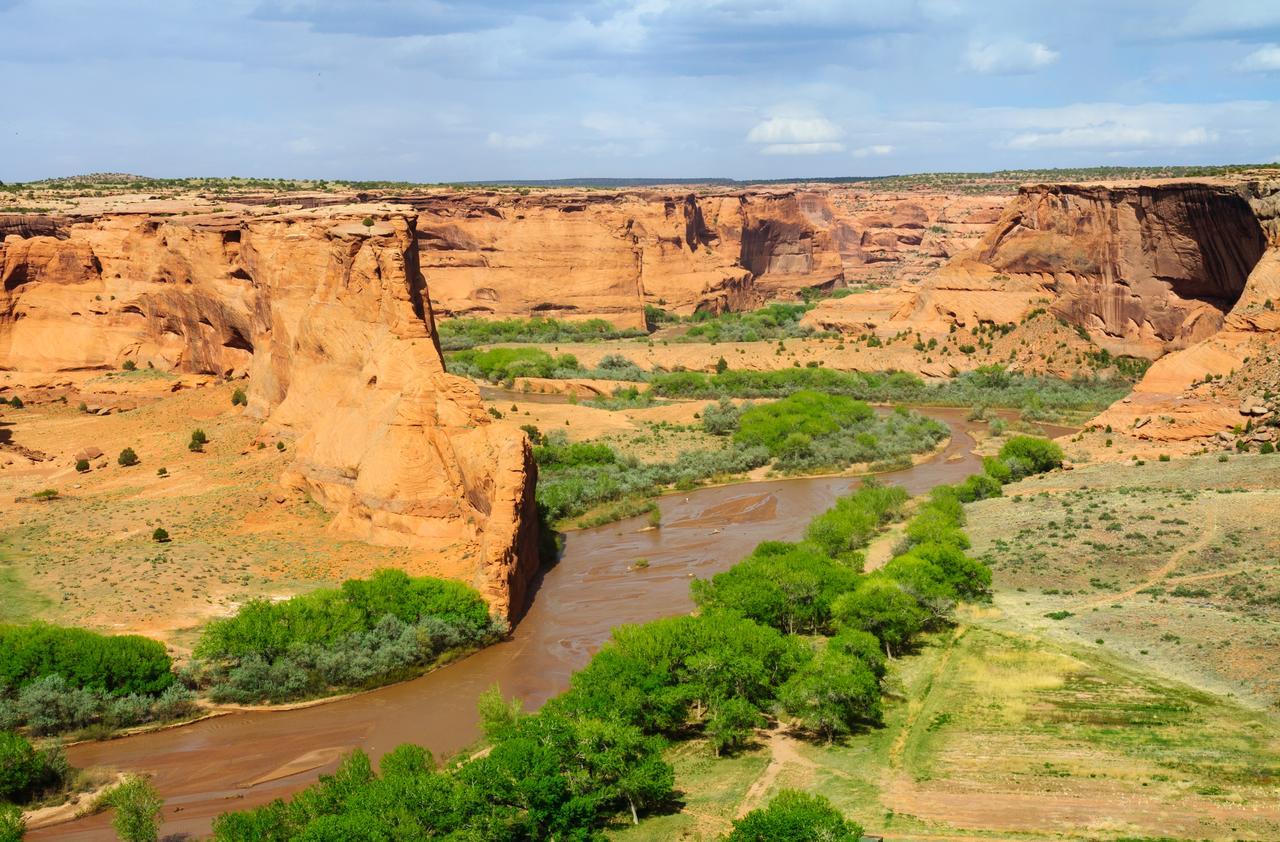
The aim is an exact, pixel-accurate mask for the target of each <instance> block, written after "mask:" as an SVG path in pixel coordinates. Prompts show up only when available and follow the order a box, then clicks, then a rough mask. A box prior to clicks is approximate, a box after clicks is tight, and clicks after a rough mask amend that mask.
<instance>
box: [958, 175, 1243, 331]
mask: <svg viewBox="0 0 1280 842" xmlns="http://www.w3.org/2000/svg"><path fill="white" fill-rule="evenodd" d="M1264 248H1265V240H1264V237H1263V234H1262V229H1261V226H1260V225H1259V223H1258V220H1257V218H1256V216H1255V215H1254V213H1253V210H1252V209H1251V208H1250V206H1249V203H1248V202H1247V201H1246V199H1245V198H1244V197H1243V196H1241V195H1240V193H1239V191H1238V190H1236V189H1233V188H1230V187H1217V186H1210V185H1201V184H1165V185H1138V186H1133V187H1118V188H1109V187H1089V186H1080V185H1038V186H1034V187H1028V188H1025V189H1024V190H1023V191H1022V193H1021V194H1020V196H1019V200H1018V201H1017V202H1016V203H1015V204H1014V205H1013V207H1011V208H1010V209H1009V210H1008V211H1006V213H1005V215H1004V216H1003V217H1002V218H1001V220H1000V221H999V222H997V223H996V225H995V226H994V227H993V229H992V230H991V232H990V233H989V234H988V235H987V237H985V238H984V240H983V242H982V243H981V244H980V245H979V246H978V249H977V253H976V254H975V255H973V256H971V257H970V258H969V259H970V260H973V261H975V262H977V263H979V264H981V265H985V266H989V267H991V269H992V270H993V271H995V272H997V273H1001V274H1005V275H1010V276H1015V277H1023V278H1037V279H1040V280H1042V281H1043V283H1044V284H1045V286H1046V287H1047V288H1049V289H1051V290H1052V292H1053V293H1054V300H1053V309H1054V311H1055V312H1057V313H1058V314H1060V315H1062V316H1063V317H1064V318H1066V319H1067V320H1068V321H1069V322H1071V323H1073V324H1078V325H1081V326H1083V327H1084V328H1086V329H1087V330H1088V331H1089V332H1090V333H1091V334H1092V335H1093V336H1095V338H1096V339H1098V340H1099V341H1100V342H1101V343H1102V344H1104V345H1110V346H1111V347H1112V349H1113V350H1116V351H1122V352H1129V353H1145V354H1146V355H1148V356H1158V355H1159V354H1160V353H1163V352H1165V351H1168V350H1172V349H1175V348H1180V347H1186V346H1187V345H1190V344H1192V343H1194V342H1197V341H1199V340H1200V339H1203V338H1205V337H1207V336H1211V335H1213V334H1214V333H1216V332H1217V331H1218V330H1220V329H1221V327H1222V324H1223V318H1224V316H1225V314H1226V312H1227V311H1228V310H1230V309H1231V307H1232V306H1233V305H1234V304H1235V301H1236V299H1237V298H1239V296H1240V293H1241V291H1242V290H1243V289H1244V286H1245V279H1246V278H1248V276H1249V273H1250V271H1252V269H1253V267H1254V265H1255V264H1256V263H1257V262H1258V258H1259V257H1261V256H1262V251H1263V249H1264Z"/></svg>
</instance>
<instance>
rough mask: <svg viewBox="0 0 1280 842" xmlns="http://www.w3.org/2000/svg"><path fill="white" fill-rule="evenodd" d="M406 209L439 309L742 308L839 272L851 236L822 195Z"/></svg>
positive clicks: (565, 314) (562, 314)
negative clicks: (413, 215) (413, 216)
mask: <svg viewBox="0 0 1280 842" xmlns="http://www.w3.org/2000/svg"><path fill="white" fill-rule="evenodd" d="M399 201H401V202H403V203H406V204H411V205H412V206H413V207H414V208H415V210H416V211H417V212H418V239H419V243H420V261H421V264H422V269H423V273H424V274H425V275H426V277H427V278H428V280H429V282H430V287H431V295H432V303H433V304H434V305H435V306H436V307H437V308H438V310H439V311H440V312H441V313H445V314H448V315H479V316H495V317H513V316H515V317H529V316H538V315H541V316H547V317H555V318H566V319H584V318H606V319H608V320H610V321H612V322H614V323H615V324H617V325H619V326H621V327H642V326H643V325H644V306H645V304H654V305H657V306H662V307H665V308H667V309H671V310H675V311H679V312H684V313H690V312H693V311H694V310H711V311H717V312H718V311H722V310H727V309H748V308H751V307H756V306H759V305H761V304H763V303H764V302H766V301H768V300H771V299H773V298H777V297H794V295H795V294H796V292H797V291H798V290H800V289H803V288H806V287H816V288H826V287H830V286H832V285H837V284H840V283H842V282H843V278H844V274H843V260H842V256H841V248H842V246H844V245H846V244H847V243H849V242H856V236H854V235H853V234H852V233H851V232H849V231H848V230H846V229H845V228H844V227H842V226H843V223H841V222H839V221H838V220H836V219H835V218H834V214H833V212H832V210H831V208H830V206H829V205H828V204H827V202H826V201H825V199H824V198H823V197H822V196H821V195H817V194H808V193H798V192H794V191H785V192H783V191H780V192H762V193H734V194H712V195H704V196H698V195H695V194H691V193H690V194H684V195H678V194H661V193H646V192H624V193H585V194H576V193H548V194H534V195H529V196H522V195H519V194H517V193H496V192H494V193H468V194H464V195H458V196H428V197H412V198H405V199H400V200H399Z"/></svg>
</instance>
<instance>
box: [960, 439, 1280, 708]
mask: <svg viewBox="0 0 1280 842" xmlns="http://www.w3.org/2000/svg"><path fill="white" fill-rule="evenodd" d="M1276 459H1277V457H1276V456H1274V455H1242V456H1239V457H1236V458H1235V459H1233V460H1232V461H1231V462H1229V463H1226V464H1220V463H1218V462H1217V461H1216V459H1215V457H1214V456H1213V455H1205V456H1199V457H1194V458H1187V459H1174V460H1171V461H1169V462H1150V463H1147V464H1145V465H1126V466H1123V467H1120V466H1116V465H1114V464H1106V465H1096V466H1085V467H1082V468H1077V469H1076V470H1075V471H1072V472H1071V473H1069V474H1058V475H1054V476H1052V477H1047V478H1040V479H1033V480H1028V481H1024V482H1023V483H1020V484H1018V485H1016V486H1010V487H1008V488H1007V490H1006V493H1007V496H1006V497H1004V498H1001V499H999V500H988V501H983V502H981V503H978V504H975V505H974V506H972V507H970V517H969V526H968V528H969V533H970V535H971V537H972V538H973V541H974V550H973V552H974V553H975V554H976V555H979V556H980V557H982V558H984V559H985V560H986V561H987V562H988V563H989V564H990V565H991V566H992V568H993V569H994V570H995V573H996V581H997V582H999V583H1001V586H1002V588H1003V592H1002V593H1001V594H1000V596H999V597H998V604H1000V606H1001V607H1002V608H1003V609H1004V610H1006V611H1008V612H1009V613H1011V614H1015V615H1017V616H1019V617H1020V618H1021V621H1022V622H1024V623H1025V624H1026V625H1027V626H1028V627H1029V628H1033V629H1037V630H1038V631H1039V632H1041V633H1045V634H1052V635H1053V636H1055V637H1056V638H1059V639H1062V640H1069V641H1073V642H1086V641H1094V640H1097V639H1102V640H1104V641H1105V645H1106V647H1107V648H1108V649H1111V650H1114V651H1117V652H1122V653H1125V654H1127V655H1128V656H1130V657H1133V658H1135V659H1137V660H1138V661H1140V662H1143V663H1146V664H1149V665H1150V666H1151V667H1152V668H1154V669H1157V670H1159V671H1161V672H1163V673H1166V674H1169V675H1175V676H1179V677H1181V678H1183V679H1185V680H1187V681H1189V682H1192V683H1194V684H1196V685H1198V686H1202V687H1205V688H1208V689H1212V690H1215V691H1217V692H1221V693H1224V694H1225V693H1233V694H1235V695H1236V696H1237V697H1239V698H1241V699H1243V700H1246V701H1248V702H1249V703H1251V704H1257V705H1262V706H1269V707H1280V653H1277V652H1276V651H1275V650H1276V647H1275V645H1274V644H1275V628H1276V625H1277V623H1280V563H1277V561H1276V558H1277V556H1278V555H1280V524H1277V523H1275V521H1274V518H1272V517H1271V516H1270V513H1271V512H1273V511H1275V508H1276V507H1277V506H1278V505H1280V480H1278V479H1277V477H1276V473H1275V465H1276V462H1275V460H1276ZM1064 612H1065V613H1064Z"/></svg>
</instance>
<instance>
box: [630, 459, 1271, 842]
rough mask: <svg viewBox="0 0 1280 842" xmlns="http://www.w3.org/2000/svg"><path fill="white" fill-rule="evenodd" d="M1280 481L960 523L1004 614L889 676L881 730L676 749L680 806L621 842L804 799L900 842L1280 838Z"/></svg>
mask: <svg viewBox="0 0 1280 842" xmlns="http://www.w3.org/2000/svg"><path fill="white" fill-rule="evenodd" d="M1276 467H1280V456H1275V455H1270V456H1262V455H1253V456H1232V457H1231V458H1230V459H1228V461H1227V462H1219V461H1218V459H1217V456H1216V455H1214V456H1206V457H1198V458H1194V459H1182V460H1172V461H1170V462H1151V463H1148V464H1146V465H1141V466H1139V465H1115V464H1106V465H1092V466H1085V467H1083V468H1077V469H1076V470H1074V471H1070V472H1058V473H1053V474H1048V475H1045V476H1041V477H1038V478H1035V479H1030V480H1025V481H1023V482H1021V483H1018V484H1016V485H1011V486H1008V487H1006V496H1005V497H1003V498H997V499H992V500H986V501H982V502H979V503H975V504H971V505H969V506H968V507H967V514H968V524H967V526H966V530H967V531H968V533H969V534H970V536H971V537H972V539H973V542H974V548H973V551H972V552H973V554H974V555H977V556H980V557H982V558H984V559H985V560H987V561H988V562H989V563H990V564H991V565H992V566H993V567H994V569H995V583H996V594H995V598H994V600H993V603H992V604H991V605H987V606H977V607H968V608H966V609H965V610H964V611H962V612H961V614H960V616H959V617H958V620H959V625H958V626H957V628H956V629H955V630H953V631H952V632H950V633H947V634H943V635H935V636H933V637H931V638H929V639H928V641H927V643H926V644H925V645H924V646H923V647H922V648H921V649H920V650H919V651H917V652H916V653H914V654H912V655H910V656H907V657H904V658H900V659H898V660H896V661H894V662H893V664H892V667H891V672H890V676H889V679H888V681H887V685H886V686H887V688H888V697H887V700H886V716H885V727H884V728H881V729H876V730H870V731H867V732H864V733H862V734H858V735H856V736H854V737H853V738H851V739H849V740H848V741H846V742H844V743H836V744H832V745H821V744H817V745H815V744H812V743H806V742H802V741H800V740H796V739H792V738H791V737H789V736H788V735H787V734H786V733H783V732H779V731H761V732H759V734H758V737H757V740H756V744H755V745H754V746H753V747H752V748H750V749H749V750H747V751H746V752H744V753H743V754H741V755H740V756H737V757H734V758H727V759H716V758H714V757H713V756H712V752H711V750H710V748H709V746H707V745H706V744H705V743H697V742H695V743H686V744H682V745H680V746H678V747H676V748H674V749H672V750H671V751H670V752H669V760H670V761H671V762H672V763H673V764H674V766H675V768H676V783H677V788H678V789H679V790H680V791H681V792H682V793H683V803H682V806H681V809H680V810H679V811H678V812H675V813H673V814H670V815H666V816H659V817H654V818H651V819H648V820H646V821H644V822H643V823H642V824H641V825H640V826H638V827H634V828H620V829H618V830H617V831H616V832H615V834H614V835H615V836H616V837H617V838H619V839H626V840H650V839H652V840H659V839H713V838H715V837H716V836H717V835H719V834H721V833H724V832H725V831H726V830H728V829H729V827H730V825H731V822H732V820H733V819H734V818H735V817H737V816H739V815H741V814H742V813H744V812H745V811H747V810H749V809H752V808H754V807H756V806H760V805H762V804H764V803H766V802H767V801H768V799H769V798H770V797H771V796H772V795H773V794H775V793H776V792H777V791H778V790H779V789H782V788H785V787H793V788H800V789H804V790H807V791H811V792H816V793H819V794H821V795H824V796H826V797H827V798H829V799H831V801H832V802H833V803H834V804H835V805H836V806H838V807H839V808H840V809H841V810H842V811H844V812H845V813H846V814H847V815H848V816H849V817H850V818H853V819H855V820H856V821H858V822H860V823H861V824H862V825H864V827H865V828H866V829H867V832H868V833H875V834H883V835H884V836H885V837H886V838H887V839H893V840H917V839H918V840H943V839H945V840H985V839H1005V840H1028V841H1029V840H1037V842H1038V841H1039V840H1044V842H1048V840H1094V839H1097V840H1130V842H1132V840H1183V839H1185V840H1199V839H1212V840H1274V839H1280V788H1278V787H1277V783H1280V718H1278V717H1277V699H1280V660H1277V658H1276V656H1275V654H1274V650H1275V649H1276V647H1275V646H1274V642H1275V640H1276V624H1277V622H1280V614H1278V613H1277V612H1278V611H1280V609H1278V608H1277V606H1278V605H1280V598H1276V597H1275V596H1273V595H1275V594H1280V563H1278V562H1277V561H1276V559H1277V552H1276V550H1277V549H1278V548H1280V524H1277V523H1276V522H1275V520H1274V518H1272V517H1270V513H1272V512H1275V511H1277V504H1280V475H1277V472H1276V470H1275V469H1276ZM1046 615H1048V616H1046Z"/></svg>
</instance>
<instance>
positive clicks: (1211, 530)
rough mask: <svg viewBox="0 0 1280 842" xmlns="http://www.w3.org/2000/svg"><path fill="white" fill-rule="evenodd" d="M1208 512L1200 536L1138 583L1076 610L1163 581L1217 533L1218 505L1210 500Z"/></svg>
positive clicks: (1113, 600) (1130, 594) (1114, 600)
mask: <svg viewBox="0 0 1280 842" xmlns="http://www.w3.org/2000/svg"><path fill="white" fill-rule="evenodd" d="M1207 509H1208V514H1207V515H1206V516H1205V523H1204V531H1203V532H1201V533H1200V537H1199V538H1197V539H1196V540H1195V541H1193V542H1191V543H1190V544H1187V545H1186V546H1184V547H1183V548H1182V549H1180V550H1178V551H1177V552H1176V553H1174V554H1173V555H1171V556H1169V560H1168V561H1166V562H1165V563H1164V564H1162V565H1160V566H1159V567H1157V568H1156V569H1155V570H1154V571H1152V573H1151V575H1150V576H1148V577H1147V579H1146V580H1145V581H1143V582H1142V583H1140V584H1137V585H1134V586H1133V587H1132V588H1129V589H1128V590H1126V591H1121V592H1120V593H1118V594H1105V595H1103V596H1099V597H1095V598H1094V599H1090V600H1088V601H1086V602H1082V603H1080V604H1079V605H1078V607H1077V610H1082V609H1085V608H1093V607H1095V606H1099V605H1114V604H1115V603H1117V602H1124V601H1125V600H1128V599H1132V598H1133V597H1135V596H1136V595H1137V594H1138V593H1139V592H1140V591H1144V590H1146V589H1147V588H1150V587H1154V586H1155V585H1158V584H1160V583H1161V582H1162V581H1164V580H1165V579H1166V578H1167V577H1168V575H1169V574H1170V573H1172V572H1173V571H1175V570H1177V569H1178V565H1179V564H1181V563H1182V562H1183V560H1184V559H1185V558H1186V557H1187V556H1189V555H1191V554H1192V553H1198V552H1200V551H1201V550H1203V549H1204V548H1205V547H1207V546H1209V544H1210V543H1212V541H1213V539H1214V538H1215V537H1217V534H1218V506H1217V503H1216V502H1211V503H1210V504H1209V505H1208V506H1207Z"/></svg>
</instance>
